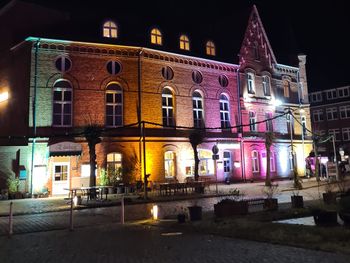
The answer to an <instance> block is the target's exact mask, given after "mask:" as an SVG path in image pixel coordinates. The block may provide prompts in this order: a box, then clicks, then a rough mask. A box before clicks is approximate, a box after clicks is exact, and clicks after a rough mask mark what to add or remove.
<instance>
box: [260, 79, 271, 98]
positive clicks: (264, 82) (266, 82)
mask: <svg viewBox="0 0 350 263" xmlns="http://www.w3.org/2000/svg"><path fill="white" fill-rule="evenodd" d="M262 86H263V91H264V95H265V96H271V81H270V77H269V76H267V75H264V76H262Z"/></svg>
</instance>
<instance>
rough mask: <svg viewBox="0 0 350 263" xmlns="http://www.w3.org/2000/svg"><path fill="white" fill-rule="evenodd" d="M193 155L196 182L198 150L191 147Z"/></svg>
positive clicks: (197, 177) (197, 176)
mask: <svg viewBox="0 0 350 263" xmlns="http://www.w3.org/2000/svg"><path fill="white" fill-rule="evenodd" d="M193 154H194V180H195V181H198V179H199V173H198V168H199V158H198V150H197V147H193Z"/></svg>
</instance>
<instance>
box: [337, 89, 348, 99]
mask: <svg viewBox="0 0 350 263" xmlns="http://www.w3.org/2000/svg"><path fill="white" fill-rule="evenodd" d="M337 90H338V96H339V98H346V97H349V95H350V93H349V87H342V88H338V89H337Z"/></svg>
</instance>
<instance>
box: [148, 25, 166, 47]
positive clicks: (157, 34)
mask: <svg viewBox="0 0 350 263" xmlns="http://www.w3.org/2000/svg"><path fill="white" fill-rule="evenodd" d="M150 36H151V44H154V45H158V46H162V45H163V34H162V32H161V31H160V30H159V28H157V27H154V28H152V29H151V34H150Z"/></svg>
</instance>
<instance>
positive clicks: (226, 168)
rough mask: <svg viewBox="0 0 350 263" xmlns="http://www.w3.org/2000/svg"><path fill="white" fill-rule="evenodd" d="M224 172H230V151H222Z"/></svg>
mask: <svg viewBox="0 0 350 263" xmlns="http://www.w3.org/2000/svg"><path fill="white" fill-rule="evenodd" d="M223 161H224V173H230V172H231V153H230V152H224V160H223Z"/></svg>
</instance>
